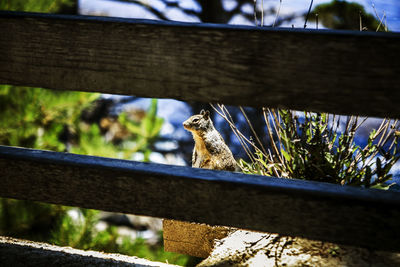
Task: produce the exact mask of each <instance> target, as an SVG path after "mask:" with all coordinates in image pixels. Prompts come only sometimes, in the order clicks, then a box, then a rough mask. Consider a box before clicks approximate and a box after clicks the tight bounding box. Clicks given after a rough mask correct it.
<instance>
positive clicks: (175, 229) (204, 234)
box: [163, 219, 234, 258]
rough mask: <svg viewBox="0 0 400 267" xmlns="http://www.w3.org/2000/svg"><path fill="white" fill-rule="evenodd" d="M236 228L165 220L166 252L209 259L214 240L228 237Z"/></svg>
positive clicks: (164, 237)
mask: <svg viewBox="0 0 400 267" xmlns="http://www.w3.org/2000/svg"><path fill="white" fill-rule="evenodd" d="M231 229H234V228H229V227H223V226H211V225H208V224H204V223H191V222H182V221H176V220H166V219H165V220H163V239H164V250H165V251H170V252H177V253H181V254H186V255H190V256H195V257H199V258H207V257H208V256H209V255H210V254H211V252H212V251H213V248H214V240H219V239H222V238H224V237H226V236H227V235H228V234H229V231H230V230H231Z"/></svg>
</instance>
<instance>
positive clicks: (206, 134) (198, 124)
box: [183, 110, 238, 171]
mask: <svg viewBox="0 0 400 267" xmlns="http://www.w3.org/2000/svg"><path fill="white" fill-rule="evenodd" d="M183 127H184V128H185V129H186V130H188V131H190V132H192V134H193V138H194V141H195V146H194V149H193V157H192V167H195V168H204V169H214V170H227V171H236V170H238V166H237V164H236V161H235V159H234V158H233V155H232V152H231V151H230V149H229V147H228V146H227V145H226V144H225V141H224V139H223V138H222V136H221V134H220V133H219V132H218V131H217V130H216V129H215V128H214V125H213V123H212V121H211V118H210V112H209V111H208V110H207V111H204V110H202V111H201V112H200V114H198V115H193V116H191V117H190V118H189V119H187V120H186V121H185V122H184V123H183Z"/></svg>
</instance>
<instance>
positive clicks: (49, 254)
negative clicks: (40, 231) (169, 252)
mask: <svg viewBox="0 0 400 267" xmlns="http://www.w3.org/2000/svg"><path fill="white" fill-rule="evenodd" d="M0 265H1V266H13V267H16V266H23V267H26V266H126V267H151V266H153V267H156V266H157V267H172V266H176V265H170V264H165V263H161V262H152V261H148V260H145V259H139V258H137V257H130V256H125V255H119V254H111V253H102V252H98V251H84V250H79V249H73V248H70V247H59V246H54V245H50V244H46V243H38V242H32V241H27V240H21V239H15V238H9V237H3V236H0Z"/></svg>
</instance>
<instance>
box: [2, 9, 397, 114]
mask: <svg viewBox="0 0 400 267" xmlns="http://www.w3.org/2000/svg"><path fill="white" fill-rule="evenodd" d="M0 28H1V29H2V33H1V34H0V83H2V84H13V85H24V86H37V87H44V88H52V89H60V90H82V91H95V92H104V93H113V94H126V95H137V96H142V97H158V98H175V99H180V100H185V101H201V102H221V103H225V104H233V105H245V106H246V105H247V106H269V107H288V108H291V109H297V110H313V111H326V112H332V113H339V114H361V115H368V116H379V117H396V118H399V117H400V105H398V103H397V101H398V99H400V75H399V73H400V34H398V33H371V32H352V31H329V30H303V29H272V28H266V27H264V28H255V27H248V26H227V25H215V24H194V23H178V22H161V21H150V20H134V19H117V18H100V17H85V16H62V15H49V14H34V13H13V12H0Z"/></svg>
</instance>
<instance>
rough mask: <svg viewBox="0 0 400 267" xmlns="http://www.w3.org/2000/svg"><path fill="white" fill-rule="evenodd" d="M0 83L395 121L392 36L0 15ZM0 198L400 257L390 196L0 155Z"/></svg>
mask: <svg viewBox="0 0 400 267" xmlns="http://www.w3.org/2000/svg"><path fill="white" fill-rule="evenodd" d="M0 28H1V29H2V34H0V83H1V84H13V85H23V86H38V87H44V88H52V89H59V90H82V91H96V92H105V93H116V94H133V95H137V96H144V97H171V98H176V99H181V100H187V101H203V102H223V103H227V104H240V105H249V106H261V105H267V106H285V107H289V108H292V109H306V110H322V111H327V112H334V113H346V114H347V113H352V114H361V115H373V116H382V117H387V116H389V117H400V105H398V104H397V99H400V90H399V89H400V88H399V85H400V75H398V74H399V73H400V35H399V34H394V33H386V34H382V33H364V32H361V33H359V32H350V33H349V32H343V31H314V30H296V29H295V30H293V29H268V28H252V27H244V26H222V25H211V24H206V25H205V24H186V23H177V22H154V21H146V20H131V19H116V18H99V17H82V16H59V15H47V14H34V13H13V12H0ZM0 170H1V175H0V179H1V185H2V186H0V196H1V197H10V198H17V199H28V200H36V201H44V202H49V203H56V204H63V205H72V206H79V207H85V208H95V209H101V210H108V211H115V212H126V213H135V214H141V215H149V216H157V217H163V218H169V219H178V220H187V221H196V222H204V223H209V224H212V225H225V226H235V227H239V228H245V229H252V230H260V231H268V232H278V233H281V234H287V235H296V236H303V237H308V238H311V239H319V240H325V241H332V242H338V243H344V244H351V245H357V246H363V247H368V248H374V249H384V250H399V248H400V232H399V231H398V227H399V225H398V222H399V221H400V195H399V194H397V193H394V192H384V191H378V190H368V189H362V188H353V187H342V186H339V185H332V184H325V183H316V182H309V181H299V180H285V179H278V178H272V177H258V176H248V175H244V174H239V173H228V172H219V171H211V170H202V169H192V168H187V167H177V166H166V165H157V164H146V163H139V162H132V161H124V160H116V159H107V158H99V157H90V156H81V155H73V154H67V153H56V152H48V151H40V150H30V149H24V148H15V147H6V146H1V147H0Z"/></svg>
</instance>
